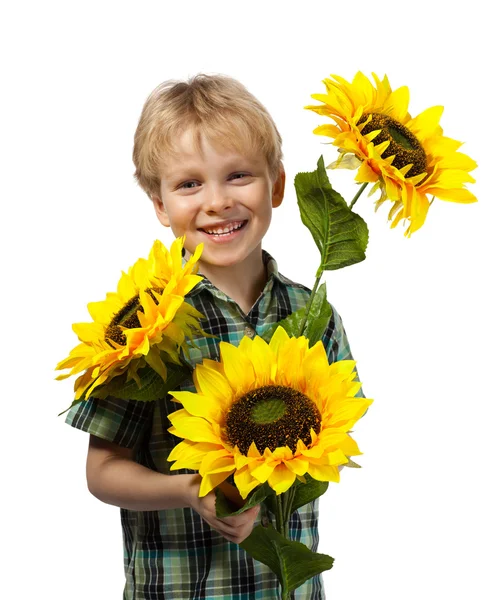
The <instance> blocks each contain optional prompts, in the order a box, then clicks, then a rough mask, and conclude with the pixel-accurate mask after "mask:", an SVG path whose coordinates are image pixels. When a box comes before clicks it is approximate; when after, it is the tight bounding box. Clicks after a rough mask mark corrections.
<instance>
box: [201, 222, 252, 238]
mask: <svg viewBox="0 0 495 600" xmlns="http://www.w3.org/2000/svg"><path fill="white" fill-rule="evenodd" d="M246 223H247V221H231V222H230V223H227V224H225V225H217V226H215V227H213V226H212V227H200V228H199V231H202V232H203V233H207V234H208V235H211V236H214V237H226V236H229V235H231V234H232V233H233V232H234V231H238V230H240V229H242V228H243V227H245V225H246Z"/></svg>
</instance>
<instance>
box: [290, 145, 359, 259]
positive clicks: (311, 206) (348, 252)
mask: <svg viewBox="0 0 495 600" xmlns="http://www.w3.org/2000/svg"><path fill="white" fill-rule="evenodd" d="M294 185H295V188H296V195H297V203H298V205H299V211H300V213H301V219H302V221H303V223H304V225H306V227H307V228H308V229H309V230H310V232H311V235H312V236H313V239H314V241H315V243H316V245H317V247H318V250H319V251H320V254H321V265H320V268H321V269H323V270H325V271H333V270H335V269H342V268H343V267H347V266H349V265H353V264H355V263H358V262H361V261H362V260H364V259H365V258H366V255H365V250H366V246H367V245H368V227H367V225H366V223H365V221H364V219H362V218H361V217H360V216H359V215H358V214H356V213H354V212H352V210H351V209H350V208H349V207H348V206H347V204H346V202H345V200H344V199H343V198H342V196H341V195H340V194H339V193H338V192H337V191H335V190H334V189H333V188H332V185H331V183H330V181H329V180H328V175H327V172H326V169H325V165H324V163H323V156H320V158H319V160H318V166H317V169H316V171H313V172H311V173H298V174H297V175H296V178H295V181H294Z"/></svg>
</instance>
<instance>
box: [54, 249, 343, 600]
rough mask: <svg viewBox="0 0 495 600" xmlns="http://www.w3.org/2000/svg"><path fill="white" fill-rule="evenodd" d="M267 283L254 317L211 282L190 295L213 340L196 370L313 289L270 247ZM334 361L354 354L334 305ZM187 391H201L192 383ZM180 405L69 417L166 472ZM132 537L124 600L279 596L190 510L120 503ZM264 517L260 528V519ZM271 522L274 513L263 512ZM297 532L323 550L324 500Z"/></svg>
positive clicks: (318, 583)
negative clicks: (286, 270) (285, 270)
mask: <svg viewBox="0 0 495 600" xmlns="http://www.w3.org/2000/svg"><path fill="white" fill-rule="evenodd" d="M263 261H264V263H265V265H266V268H267V274H268V281H267V283H266V286H265V288H264V290H263V293H262V294H261V296H260V297H259V298H258V300H257V301H256V303H255V304H254V306H253V307H252V308H251V310H250V311H249V313H248V314H247V315H246V314H244V313H243V312H242V310H241V309H240V307H239V306H238V305H237V304H236V302H234V301H233V300H232V299H231V298H229V297H228V296H226V295H225V294H224V293H223V292H221V291H220V290H219V289H217V288H216V287H215V286H214V285H213V284H212V283H211V282H210V281H209V280H208V279H203V280H202V281H201V282H200V283H199V284H198V285H197V286H196V287H195V288H194V289H193V290H192V291H191V292H190V293H189V294H188V296H187V300H188V302H190V303H191V304H192V305H193V306H195V307H196V308H197V309H198V310H199V311H200V312H201V313H203V314H204V315H206V319H205V320H203V321H202V327H203V329H204V330H205V331H206V332H208V333H212V334H214V335H215V336H218V337H217V338H216V339H215V338H201V339H199V340H197V342H196V343H197V345H198V346H199V349H192V351H191V361H190V362H191V363H192V365H193V366H194V365H195V364H197V363H198V362H201V361H202V360H203V359H204V358H211V359H215V360H217V359H219V341H220V340H223V341H225V342H230V343H233V344H236V345H237V344H239V342H240V340H241V338H242V337H243V336H244V335H248V336H250V337H253V336H254V335H255V334H262V333H263V332H264V331H265V330H266V329H267V328H268V327H269V326H270V325H272V324H273V323H275V322H277V321H280V320H281V319H284V318H285V317H287V315H289V314H290V313H292V312H293V311H295V310H297V309H298V308H301V307H302V306H303V305H304V304H305V303H306V302H307V300H308V297H309V294H310V290H308V289H307V288H306V287H304V286H302V285H300V284H297V283H294V282H292V281H290V280H289V279H287V278H285V277H284V276H283V275H281V274H280V273H278V270H277V264H276V262H275V260H274V259H273V258H272V257H271V256H270V255H269V254H268V253H267V252H266V251H263ZM322 341H323V344H324V346H325V348H326V350H327V355H328V358H329V362H334V361H336V360H342V359H348V358H352V356H351V353H350V349H349V344H348V341H347V337H346V334H345V331H344V327H343V325H342V321H341V319H340V317H339V315H338V314H337V312H336V311H335V309H334V310H333V315H332V318H331V321H330V323H329V326H328V328H327V330H326V332H325V334H324V336H323V339H322ZM179 389H183V390H189V391H193V392H194V391H195V388H194V384H193V382H192V379H191V380H188V381H186V382H185V383H184V384H183V385H182V386H180V388H179ZM177 408H178V405H177V403H176V402H173V401H172V400H171V398H170V397H168V398H165V399H162V400H157V401H154V402H138V401H128V400H126V401H124V400H120V399H115V398H109V399H106V400H95V399H91V398H90V399H88V400H87V401H86V402H82V403H80V404H78V405H75V406H74V407H73V408H72V409H71V410H70V411H69V413H68V415H67V418H66V423H68V424H69V425H72V426H73V427H76V428H78V429H82V430H83V431H87V432H89V433H91V434H93V435H95V436H97V437H101V438H103V439H105V440H108V441H110V442H114V443H116V444H119V445H121V446H124V447H126V448H135V452H136V453H135V460H136V462H138V463H140V464H142V465H144V466H146V467H148V468H149V469H153V470H154V471H159V472H160V473H166V474H171V475H173V474H179V473H194V471H190V470H187V469H180V470H177V471H172V472H171V473H170V471H169V468H170V466H171V463H169V462H167V456H168V455H169V453H170V451H171V450H172V448H173V447H174V446H175V445H176V444H178V443H179V442H180V441H181V439H179V438H177V437H175V436H174V435H172V434H170V433H168V431H167V429H168V428H169V427H170V426H171V423H170V421H169V420H168V418H167V415H168V414H169V413H171V412H174V411H175V410H177ZM120 512H121V521H122V529H123V539H124V566H125V577H126V583H125V590H124V600H189V599H197V600H199V599H203V598H208V599H210V600H262V599H263V600H264V599H266V598H270V599H272V598H280V591H279V588H280V586H279V583H278V580H277V578H276V576H275V575H274V574H273V573H272V571H270V569H269V568H268V567H266V566H265V565H263V564H262V563H259V562H258V561H254V560H253V559H252V558H250V557H249V555H247V554H246V553H245V552H244V550H242V548H240V547H239V546H238V545H237V544H234V543H232V542H229V541H228V540H226V539H225V538H224V537H222V536H221V535H220V534H219V533H217V532H216V531H215V530H213V529H211V528H210V526H209V525H208V524H207V523H206V522H205V521H203V519H202V518H201V517H200V516H199V514H198V513H196V512H195V511H193V510H192V509H190V508H178V509H171V510H160V511H143V512H141V511H132V510H127V509H121V511H120ZM262 515H263V513H262V511H260V513H259V514H258V517H257V521H256V522H255V525H257V524H258V523H259V522H260V519H261V518H262ZM265 516H268V518H269V519H270V520H271V517H272V515H271V513H267V514H265ZM290 537H291V539H293V540H297V541H299V542H302V543H304V544H306V545H307V546H308V547H309V548H311V549H312V550H313V551H316V550H317V546H318V500H316V501H314V502H312V503H310V504H307V505H306V506H303V507H302V508H300V509H298V510H297V511H296V512H295V513H294V514H293V515H292V517H291V520H290ZM292 598H293V599H295V600H296V599H297V600H321V599H323V598H325V593H324V590H323V581H322V578H321V576H316V577H313V578H312V579H310V580H308V581H307V582H306V583H304V584H303V585H302V586H301V587H299V588H298V589H297V590H295V592H294V593H293V595H292Z"/></svg>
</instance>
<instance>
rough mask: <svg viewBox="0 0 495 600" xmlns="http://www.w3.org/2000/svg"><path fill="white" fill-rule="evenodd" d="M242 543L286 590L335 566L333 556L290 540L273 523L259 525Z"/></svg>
mask: <svg viewBox="0 0 495 600" xmlns="http://www.w3.org/2000/svg"><path fill="white" fill-rule="evenodd" d="M240 546H241V548H243V549H244V550H245V551H246V552H247V553H248V554H250V555H251V556H252V557H253V558H254V559H255V560H258V561H259V562H261V563H263V564H265V565H267V566H268V567H269V568H270V569H271V570H272V571H273V572H274V573H275V574H276V575H277V577H278V580H279V582H280V584H281V586H282V589H284V590H286V591H287V592H292V591H293V590H295V589H296V588H298V587H299V586H300V585H302V584H303V583H304V582H305V581H307V580H308V579H310V578H311V577H314V576H315V575H318V574H319V573H322V572H323V571H327V570H328V569H331V568H332V565H333V558H331V557H330V556H327V555H326V554H318V553H316V552H312V551H311V550H310V549H309V548H308V547H307V546H305V545H304V544H301V543H300V542H294V541H291V540H287V539H286V538H285V537H284V536H282V535H281V534H280V533H278V532H277V531H276V530H275V529H274V528H273V526H272V525H268V526H267V527H263V526H262V525H258V526H257V527H255V528H254V529H253V531H252V532H251V535H250V536H249V537H247V538H246V539H245V540H244V541H243V542H242V543H241V544H240Z"/></svg>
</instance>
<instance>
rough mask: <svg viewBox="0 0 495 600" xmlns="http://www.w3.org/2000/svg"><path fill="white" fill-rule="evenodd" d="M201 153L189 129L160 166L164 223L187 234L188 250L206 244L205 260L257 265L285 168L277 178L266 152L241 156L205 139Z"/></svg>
mask: <svg viewBox="0 0 495 600" xmlns="http://www.w3.org/2000/svg"><path fill="white" fill-rule="evenodd" d="M201 148H202V152H198V151H197V150H196V149H195V147H194V144H193V138H192V133H191V132H190V131H186V132H185V133H184V134H183V135H182V137H181V138H180V139H179V140H178V146H177V150H178V154H177V156H176V157H174V158H172V157H169V158H168V159H167V161H166V163H164V165H163V168H162V171H161V187H160V191H161V198H160V197H158V196H153V197H152V200H153V204H154V207H155V211H156V214H157V216H158V219H159V220H160V222H161V223H162V224H163V225H165V226H167V227H171V228H172V231H173V233H174V235H175V236H176V237H178V236H182V235H185V236H186V242H185V247H186V249H187V250H188V251H189V252H193V251H194V248H195V247H196V246H197V245H198V244H200V243H201V242H203V243H204V250H203V254H202V256H201V260H200V263H201V264H202V267H206V268H203V269H202V271H203V273H204V274H206V275H207V270H208V265H211V266H212V267H213V266H214V267H229V266H233V265H237V264H239V263H244V264H245V265H246V267H252V265H253V260H254V261H256V260H258V259H261V240H262V239H263V236H264V235H265V233H266V232H267V230H268V227H269V225H270V221H271V216H272V208H273V207H276V206H279V205H280V204H281V202H282V199H283V196H284V184H285V173H284V172H283V170H282V171H281V173H280V175H279V177H278V178H277V180H276V181H272V179H271V178H270V175H269V171H268V165H267V163H266V160H265V159H264V157H258V156H250V155H248V156H242V155H239V154H237V153H236V152H235V151H231V150H225V151H224V150H222V149H218V148H215V147H213V146H211V145H210V143H209V142H208V141H207V140H206V139H204V138H203V139H202V141H201Z"/></svg>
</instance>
